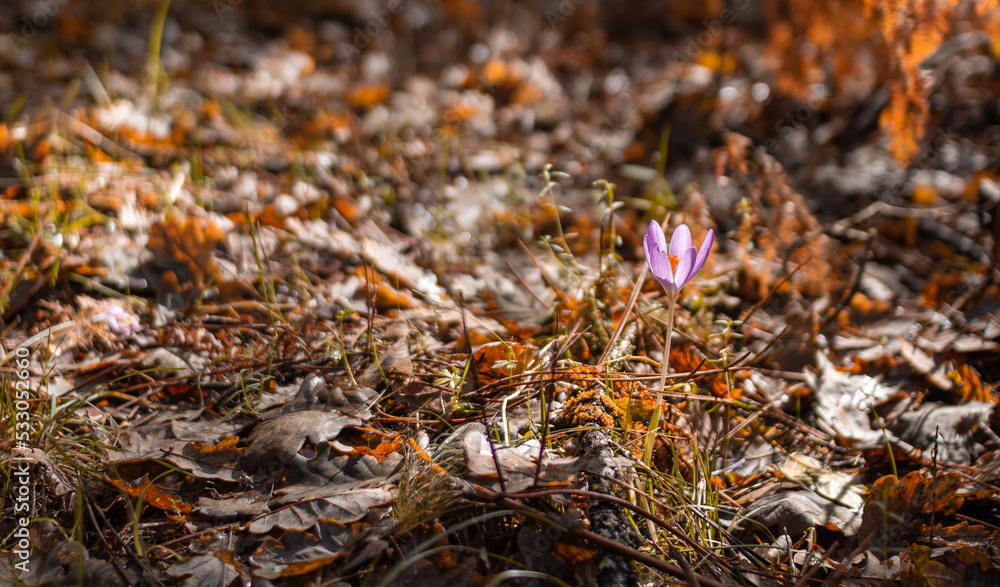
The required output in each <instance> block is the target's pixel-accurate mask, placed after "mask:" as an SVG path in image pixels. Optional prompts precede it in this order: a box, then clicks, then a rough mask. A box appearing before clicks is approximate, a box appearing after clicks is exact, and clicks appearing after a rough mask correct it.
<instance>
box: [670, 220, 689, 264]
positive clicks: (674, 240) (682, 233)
mask: <svg viewBox="0 0 1000 587" xmlns="http://www.w3.org/2000/svg"><path fill="white" fill-rule="evenodd" d="M690 248H691V229H690V228H688V227H687V226H685V225H683V224H682V225H680V226H678V227H677V230H675V231H674V234H672V235H670V255H671V256H673V257H677V258H678V259H680V258H681V257H682V256H683V255H684V253H686V252H687V251H688V249H690Z"/></svg>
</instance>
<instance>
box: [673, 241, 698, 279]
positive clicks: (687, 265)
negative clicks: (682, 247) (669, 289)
mask: <svg viewBox="0 0 1000 587" xmlns="http://www.w3.org/2000/svg"><path fill="white" fill-rule="evenodd" d="M696 254H697V251H695V249H694V247H691V248H689V249H688V250H687V251H686V252H685V253H684V254H683V255H681V259H680V261H678V262H677V268H676V269H674V283H675V284H676V285H677V289H680V288H682V287H684V286H685V285H686V284H687V282H688V281H690V280H691V278H692V277H694V274H695V272H694V271H692V269H693V268H694V259H695V255H696Z"/></svg>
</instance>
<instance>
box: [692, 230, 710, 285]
mask: <svg viewBox="0 0 1000 587" xmlns="http://www.w3.org/2000/svg"><path fill="white" fill-rule="evenodd" d="M714 243H715V231H714V230H712V229H711V228H709V229H708V234H706V235H705V240H704V241H702V243H701V248H700V249H698V258H697V259H695V261H694V268H693V269H692V270H691V277H694V276H695V275H697V274H698V272H699V271H701V268H702V267H704V266H705V261H707V260H708V254H709V253H710V252H712V244H714Z"/></svg>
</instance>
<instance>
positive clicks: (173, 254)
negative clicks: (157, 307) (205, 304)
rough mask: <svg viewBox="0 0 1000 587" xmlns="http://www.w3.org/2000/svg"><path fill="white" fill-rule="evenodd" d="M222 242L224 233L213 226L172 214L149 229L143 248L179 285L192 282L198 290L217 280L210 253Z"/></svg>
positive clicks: (198, 219) (175, 213)
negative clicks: (147, 238)
mask: <svg viewBox="0 0 1000 587" xmlns="http://www.w3.org/2000/svg"><path fill="white" fill-rule="evenodd" d="M225 238H226V233H225V231H224V230H223V229H222V228H221V227H220V226H219V225H218V224H216V223H215V222H213V221H211V220H203V219H200V218H194V217H191V216H185V215H183V214H180V213H178V212H174V213H171V214H168V215H167V216H166V218H164V219H163V221H162V222H159V223H156V224H153V225H152V226H151V227H150V228H149V241H148V242H147V243H146V248H147V249H149V251H150V252H151V253H153V256H154V263H155V264H156V265H157V266H158V267H160V268H161V269H163V270H164V271H173V272H174V274H176V276H177V278H178V280H179V281H180V282H181V283H189V282H193V283H194V286H195V288H196V289H198V290H200V289H201V287H202V286H203V285H204V284H205V283H206V282H209V281H216V280H217V279H218V276H219V266H218V263H216V261H215V254H214V251H215V247H216V246H218V245H219V243H221V242H222V241H224V240H225Z"/></svg>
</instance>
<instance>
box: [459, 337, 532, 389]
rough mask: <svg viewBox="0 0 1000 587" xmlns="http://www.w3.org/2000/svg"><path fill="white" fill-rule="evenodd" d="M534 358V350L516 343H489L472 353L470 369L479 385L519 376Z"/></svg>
mask: <svg viewBox="0 0 1000 587" xmlns="http://www.w3.org/2000/svg"><path fill="white" fill-rule="evenodd" d="M534 356H535V349H533V348H531V347H529V346H525V345H523V344H518V343H516V342H502V341H501V342H491V343H489V344H485V345H483V346H481V347H479V349H477V350H476V352H474V353H472V367H473V369H475V373H476V378H477V380H478V382H479V384H480V385H489V384H491V383H496V382H497V381H499V380H501V379H507V378H509V377H513V376H515V375H520V374H522V373H524V372H525V370H527V368H528V364H529V363H530V362H531V360H532V359H533V358H534Z"/></svg>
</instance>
